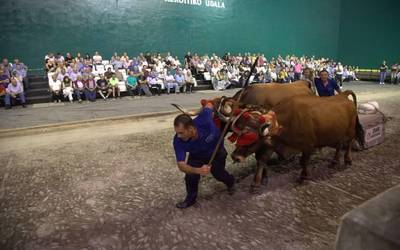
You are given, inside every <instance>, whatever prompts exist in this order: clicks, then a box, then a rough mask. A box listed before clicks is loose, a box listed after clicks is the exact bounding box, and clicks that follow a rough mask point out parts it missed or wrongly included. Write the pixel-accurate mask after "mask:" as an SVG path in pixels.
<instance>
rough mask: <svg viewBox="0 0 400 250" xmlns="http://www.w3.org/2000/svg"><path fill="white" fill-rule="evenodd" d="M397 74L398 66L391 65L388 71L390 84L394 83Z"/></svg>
mask: <svg viewBox="0 0 400 250" xmlns="http://www.w3.org/2000/svg"><path fill="white" fill-rule="evenodd" d="M398 72H399V65H398V64H397V63H395V64H393V65H392V67H391V69H390V83H392V84H394V83H396V77H397V73H398Z"/></svg>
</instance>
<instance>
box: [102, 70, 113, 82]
mask: <svg viewBox="0 0 400 250" xmlns="http://www.w3.org/2000/svg"><path fill="white" fill-rule="evenodd" d="M113 74H114V72H112V71H111V68H108V69H107V71H106V73H104V76H105V77H106V79H107V80H110V79H111V77H112V76H113Z"/></svg>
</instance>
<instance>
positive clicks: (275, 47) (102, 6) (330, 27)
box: [0, 0, 340, 68]
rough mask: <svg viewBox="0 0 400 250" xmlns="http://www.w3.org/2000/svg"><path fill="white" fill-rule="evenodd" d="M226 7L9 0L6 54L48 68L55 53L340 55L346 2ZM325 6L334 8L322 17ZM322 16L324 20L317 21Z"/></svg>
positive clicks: (129, 0) (237, 1)
mask: <svg viewBox="0 0 400 250" xmlns="http://www.w3.org/2000/svg"><path fill="white" fill-rule="evenodd" d="M223 2H224V4H225V8H224V9H217V8H209V7H204V5H205V0H203V1H202V4H203V6H190V5H182V4H176V3H166V2H165V1H164V0H118V1H117V0H69V1H62V0H41V1H32V0H14V1H7V2H5V1H4V2H3V3H2V7H1V8H0V23H2V26H1V27H2V31H1V32H0V34H1V39H0V40H1V44H2V45H1V46H0V56H3V57H8V58H14V57H20V58H21V59H22V60H23V61H24V62H26V63H27V64H28V65H29V66H30V67H31V68H36V67H41V66H42V64H43V57H44V55H45V54H46V53H47V52H49V51H54V52H61V53H66V52H67V51H70V52H72V53H76V52H78V51H80V52H82V53H86V52H89V53H93V52H94V51H95V50H98V51H99V52H100V53H101V54H102V55H103V56H105V57H110V56H111V54H112V53H113V52H114V51H117V52H124V51H126V52H128V53H129V54H130V55H135V54H137V53H139V52H146V51H154V52H157V51H160V52H167V51H171V52H172V53H174V54H177V55H179V56H182V55H183V54H184V53H185V52H186V51H188V50H190V51H196V52H199V53H201V54H203V53H213V52H215V53H218V54H223V53H225V52H227V51H230V52H232V53H237V52H242V53H243V52H258V51H260V52H264V53H265V54H266V55H267V56H276V55H278V54H282V55H286V54H288V53H296V54H307V55H316V56H329V57H333V58H335V57H336V56H337V54H338V42H337V40H338V36H339V23H340V22H339V19H340V0H329V1H326V0H324V1H321V0H304V1H298V0H281V1H276V0H224V1H223ZM321 10H326V11H329V15H327V16H326V17H323V18H318V17H319V16H320V12H321ZM316 20H317V21H316Z"/></svg>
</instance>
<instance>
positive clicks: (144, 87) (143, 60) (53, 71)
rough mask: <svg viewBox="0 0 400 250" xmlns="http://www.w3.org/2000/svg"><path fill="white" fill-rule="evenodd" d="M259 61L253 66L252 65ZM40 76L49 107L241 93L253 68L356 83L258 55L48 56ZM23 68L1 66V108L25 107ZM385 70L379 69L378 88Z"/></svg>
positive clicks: (343, 73)
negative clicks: (206, 90)
mask: <svg viewBox="0 0 400 250" xmlns="http://www.w3.org/2000/svg"><path fill="white" fill-rule="evenodd" d="M257 58H258V61H257V62H256V60H257ZM44 59H45V70H46V72H47V76H48V81H49V90H50V92H51V94H52V99H53V101H54V102H62V101H64V100H67V101H69V102H73V101H74V100H77V101H78V102H82V100H86V101H87V102H94V101H96V99H97V98H101V99H103V100H107V99H109V98H113V99H116V98H121V92H126V93H128V95H129V96H131V97H134V96H137V95H145V96H152V95H161V94H162V93H166V94H170V93H175V94H179V93H192V92H193V88H194V87H195V86H197V82H198V81H210V82H211V84H212V86H213V88H214V89H215V90H225V89H227V88H236V87H242V86H243V85H244V83H245V81H246V79H247V78H248V76H249V74H250V71H251V67H252V65H253V64H255V71H254V74H253V75H251V76H250V83H269V82H278V83H291V82H293V81H296V80H300V79H305V80H309V81H310V82H313V81H314V75H317V76H318V75H319V72H321V71H324V72H326V73H328V77H329V79H332V80H335V81H336V82H337V83H338V85H339V86H340V87H341V86H342V84H343V82H344V81H353V80H358V79H357V77H356V72H357V70H358V69H357V68H355V67H351V66H346V65H342V64H341V63H340V62H335V61H333V60H330V59H328V58H315V57H314V56H313V57H307V56H301V57H297V56H294V55H291V56H290V55H288V56H285V57H282V56H280V55H279V56H278V57H276V58H270V59H267V58H266V57H265V56H264V55H263V54H250V53H244V54H243V55H242V54H237V55H231V54H230V53H226V54H225V55H223V56H222V57H220V56H217V55H216V54H212V55H210V56H209V55H207V54H206V55H202V56H199V55H198V54H197V53H194V54H192V53H190V52H188V53H187V54H186V55H185V56H184V58H183V60H182V61H181V60H180V59H179V58H178V57H177V56H173V55H171V54H170V53H166V54H160V53H155V54H150V53H146V54H143V53H140V54H139V55H138V56H136V57H130V56H128V54H127V53H126V52H125V53H123V54H118V53H114V55H113V56H112V57H111V59H110V60H107V59H104V58H103V57H102V55H100V53H99V52H97V51H96V52H95V53H94V54H93V55H90V54H88V53H87V54H85V55H84V56H82V55H81V54H80V53H77V54H76V55H74V56H73V55H72V54H71V53H66V54H65V55H62V54H61V53H57V54H54V53H48V54H47V55H46V56H45V58H44ZM27 70H28V68H27V67H26V66H25V65H24V64H23V63H22V62H20V61H19V60H18V59H15V60H14V63H9V62H8V60H7V59H3V61H2V64H1V65H0V97H1V96H3V97H4V99H5V100H4V103H5V106H6V108H10V107H11V105H12V103H13V102H15V101H16V100H19V101H20V102H21V103H22V104H23V106H25V94H24V90H26V89H27V88H29V82H28V79H27V77H26V76H27ZM387 70H388V67H387V66H386V63H385V62H384V63H383V64H382V65H381V67H380V71H381V74H380V77H381V84H382V79H385V77H386V75H385V74H386V71H387ZM399 74H400V73H399V70H398V65H397V64H395V65H393V66H392V67H391V80H392V82H396V80H397V82H398V81H399V79H400V75H399Z"/></svg>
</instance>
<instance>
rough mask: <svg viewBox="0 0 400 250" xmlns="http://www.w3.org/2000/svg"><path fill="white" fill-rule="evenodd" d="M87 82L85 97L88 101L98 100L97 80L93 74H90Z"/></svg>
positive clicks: (85, 81) (85, 82)
mask: <svg viewBox="0 0 400 250" xmlns="http://www.w3.org/2000/svg"><path fill="white" fill-rule="evenodd" d="M84 84H85V98H86V101H87V102H95V101H96V82H95V81H94V77H93V76H89V79H86V80H84Z"/></svg>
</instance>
